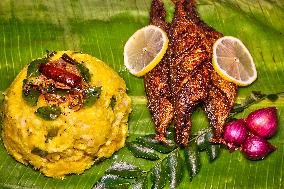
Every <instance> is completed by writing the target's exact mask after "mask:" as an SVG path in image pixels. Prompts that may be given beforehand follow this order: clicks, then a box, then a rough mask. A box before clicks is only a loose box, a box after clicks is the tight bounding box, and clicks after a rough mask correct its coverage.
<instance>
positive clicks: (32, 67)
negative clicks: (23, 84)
mask: <svg viewBox="0 0 284 189" xmlns="http://www.w3.org/2000/svg"><path fill="white" fill-rule="evenodd" d="M47 62H48V58H41V59H36V60H33V61H32V62H31V63H30V64H29V66H28V70H27V77H28V78H29V77H37V76H39V75H40V72H39V70H38V68H39V65H40V64H45V63H47Z"/></svg>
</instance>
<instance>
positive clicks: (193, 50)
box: [144, 0, 238, 145]
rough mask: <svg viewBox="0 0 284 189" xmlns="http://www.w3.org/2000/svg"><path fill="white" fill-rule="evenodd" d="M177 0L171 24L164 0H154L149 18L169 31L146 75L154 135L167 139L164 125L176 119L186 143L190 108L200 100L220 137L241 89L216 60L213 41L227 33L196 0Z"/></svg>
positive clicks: (216, 137) (216, 139)
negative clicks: (207, 16)
mask: <svg viewBox="0 0 284 189" xmlns="http://www.w3.org/2000/svg"><path fill="white" fill-rule="evenodd" d="M173 2H174V3H175V13H174V18H173V21H172V23H171V24H170V25H169V24H168V23H167V22H166V21H165V17H166V11H165V9H164V4H163V3H162V2H161V1H160V0H153V1H152V5H151V14H150V22H151V24H153V25H156V26H158V27H160V28H162V29H163V30H165V31H166V32H167V34H168V37H169V46H168V49H167V52H166V54H165V56H164V57H163V59H162V60H161V62H160V63H159V64H158V65H157V66H156V67H155V68H154V69H153V70H151V71H150V72H149V73H147V74H146V75H145V77H144V84H145V91H146V95H147V98H148V107H149V110H150V112H151V114H152V119H153V121H154V123H155V125H156V138H157V139H158V140H160V141H162V142H164V143H167V139H166V129H167V128H168V126H169V125H170V123H171V122H172V120H173V121H174V125H175V130H176V134H175V141H176V143H177V144H181V145H187V144H188V138H189V136H190V133H191V127H192V123H191V115H192V112H193V111H194V110H195V108H196V107H197V106H199V105H201V107H202V108H203V109H204V111H205V112H206V114H207V117H208V119H209V122H210V125H211V126H212V127H213V130H214V138H213V139H212V142H216V143H222V139H221V136H222V133H223V127H224V125H225V121H226V118H227V116H228V115H229V113H230V111H231V109H232V107H233V104H234V101H235V98H236V96H237V90H238V87H237V85H235V84H233V83H231V82H228V81H226V80H224V79H222V78H221V77H220V76H219V75H218V74H217V72H216V71H215V70H214V69H213V66H212V49H213V44H214V42H215V41H216V40H217V39H218V38H220V37H222V36H223V35H222V34H221V33H219V32H217V31H215V30H214V29H213V28H212V27H210V26H208V25H207V24H206V23H204V22H203V21H202V20H201V19H200V17H199V15H198V13H197V11H196V5H195V1H194V0H175V1H174V0H173Z"/></svg>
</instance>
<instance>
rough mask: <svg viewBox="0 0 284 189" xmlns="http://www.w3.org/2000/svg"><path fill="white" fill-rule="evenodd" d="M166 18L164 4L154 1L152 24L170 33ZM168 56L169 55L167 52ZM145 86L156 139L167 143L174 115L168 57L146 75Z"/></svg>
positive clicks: (151, 15) (151, 14)
mask: <svg viewBox="0 0 284 189" xmlns="http://www.w3.org/2000/svg"><path fill="white" fill-rule="evenodd" d="M165 17H166V12H165V9H164V4H163V3H162V2H160V1H159V0H153V2H152V5H151V13H150V23H151V24H153V25H155V26H158V27H160V28H161V29H163V30H164V31H168V24H167V23H166V22H165ZM166 54H169V53H168V52H167V53H166ZM144 84H145V91H146V94H147V98H148V107H149V110H150V112H151V114H152V119H153V121H154V123H155V125H156V133H157V137H156V138H157V139H158V140H160V141H163V142H165V143H166V142H167V141H166V137H165V133H166V129H167V128H168V126H169V125H170V123H171V121H172V118H173V114H174V111H173V106H172V103H171V94H170V86H169V65H168V58H167V56H166V55H165V56H164V57H163V58H162V60H161V61H160V62H159V63H158V65H157V66H155V68H154V69H152V70H151V71H150V72H149V73H147V74H146V75H145V77H144Z"/></svg>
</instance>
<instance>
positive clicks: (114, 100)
mask: <svg viewBox="0 0 284 189" xmlns="http://www.w3.org/2000/svg"><path fill="white" fill-rule="evenodd" d="M115 104H116V98H115V96H112V97H111V99H110V104H109V105H110V107H111V109H114V107H115Z"/></svg>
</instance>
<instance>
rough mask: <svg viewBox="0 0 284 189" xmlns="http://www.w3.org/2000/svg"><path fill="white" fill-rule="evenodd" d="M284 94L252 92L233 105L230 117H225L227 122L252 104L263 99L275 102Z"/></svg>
mask: <svg viewBox="0 0 284 189" xmlns="http://www.w3.org/2000/svg"><path fill="white" fill-rule="evenodd" d="M283 93H284V92H279V93H273V94H263V93H262V92H261V91H252V92H251V94H250V95H249V96H247V97H246V98H245V99H244V100H242V101H241V103H235V104H234V106H233V108H232V110H231V113H230V115H229V116H228V117H227V121H230V120H231V119H233V117H234V116H235V115H236V114H238V113H241V112H243V111H244V110H245V109H247V108H248V107H250V106H251V105H253V104H256V103H259V102H261V101H263V100H265V99H267V100H269V101H271V102H275V101H276V100H277V99H278V98H279V95H280V94H283Z"/></svg>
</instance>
